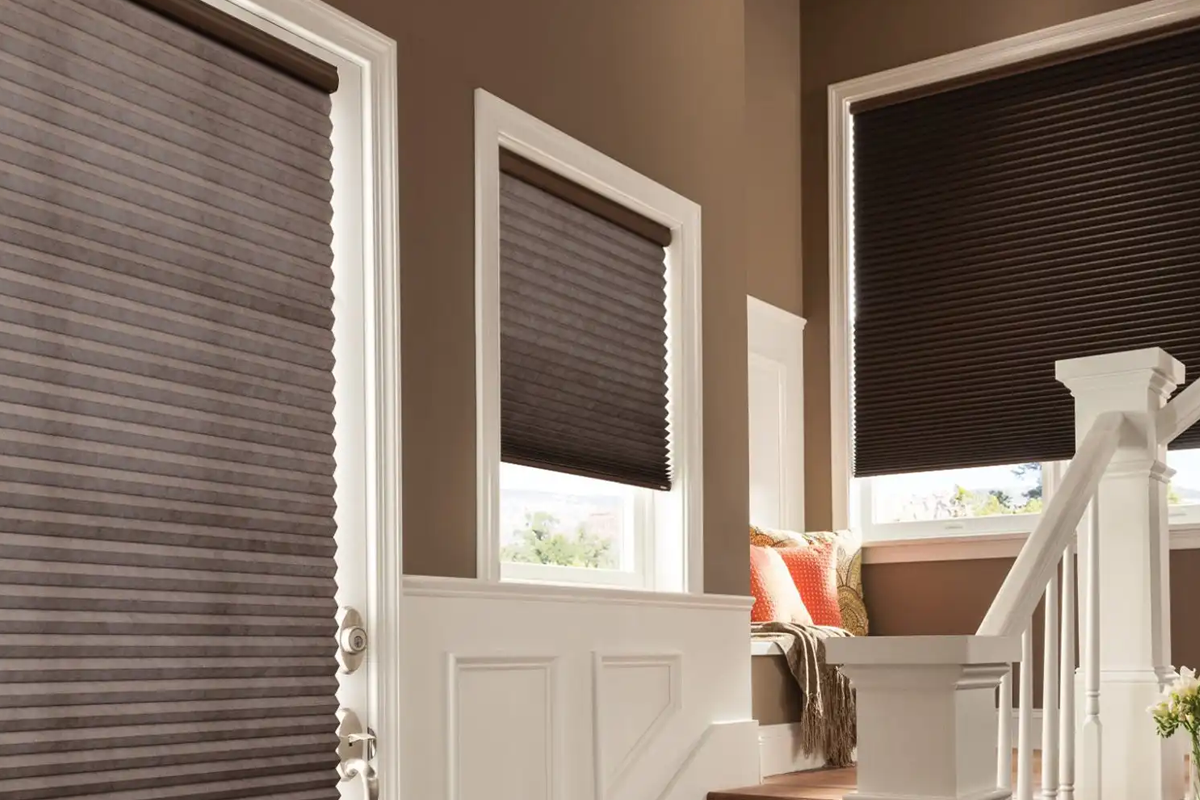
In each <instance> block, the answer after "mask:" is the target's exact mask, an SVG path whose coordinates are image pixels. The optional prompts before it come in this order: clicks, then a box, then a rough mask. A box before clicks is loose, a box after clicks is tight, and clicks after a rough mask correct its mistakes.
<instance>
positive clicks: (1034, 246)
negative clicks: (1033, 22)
mask: <svg viewBox="0 0 1200 800" xmlns="http://www.w3.org/2000/svg"><path fill="white" fill-rule="evenodd" d="M853 158H854V214H855V219H854V256H855V263H854V269H855V280H856V286H855V295H856V312H857V313H856V320H855V331H854V401H855V407H854V425H855V444H854V450H855V452H854V471H855V474H857V475H878V474H885V473H896V472H911V471H919V470H932V469H944V468H952V467H970V466H983V465H991V464H1008V463H1017V462H1028V461H1039V460H1050V459H1062V458H1068V457H1070V456H1071V455H1072V453H1073V452H1074V449H1075V448H1074V445H1075V431H1074V412H1073V404H1072V399H1071V397H1070V395H1069V393H1068V392H1067V390H1066V389H1065V388H1064V387H1063V386H1062V385H1060V384H1059V383H1057V382H1056V381H1055V379H1054V362H1055V360H1057V359H1062V358H1073V357H1078V356H1087V355H1095V354H1099V353H1105V352H1111V351H1117V350H1127V349H1135V348H1142V347H1154V346H1157V347H1162V348H1164V349H1166V350H1167V351H1168V352H1170V353H1171V354H1172V355H1174V356H1175V357H1176V358H1178V359H1180V360H1181V361H1183V362H1184V363H1185V364H1186V365H1187V368H1188V374H1189V375H1190V376H1192V377H1195V376H1197V375H1198V374H1200V227H1198V225H1197V220H1200V32H1196V31H1190V32H1183V33H1176V34H1173V35H1171V36H1169V37H1166V38H1160V39H1156V40H1153V41H1147V42H1141V43H1138V44H1133V45H1130V46H1126V47H1124V48H1121V49H1117V50H1112V51H1108V52H1103V53H1099V54H1094V55H1090V56H1087V57H1084V58H1080V59H1077V60H1073V61H1068V62H1065V63H1060V64H1055V65H1051V66H1046V67H1042V68H1039V69H1035V70H1033V71H1030V72H1025V73H1021V74H1016V75H1009V76H1006V77H1002V78H999V79H996V80H992V81H988V82H985V83H979V84H976V85H971V86H965V87H961V88H956V89H953V90H951V91H945V92H943V93H940V94H935V95H931V96H928V97H922V98H918V99H910V100H906V101H904V102H898V103H895V104H893V105H886V106H883V107H876V108H871V109H869V110H862V111H858V112H857V113H856V114H855V116H854V156H853ZM1176 446H1178V447H1196V446H1200V428H1195V429H1193V430H1191V431H1189V432H1188V433H1186V434H1184V435H1183V437H1181V438H1180V439H1179V440H1178V441H1177V443H1176Z"/></svg>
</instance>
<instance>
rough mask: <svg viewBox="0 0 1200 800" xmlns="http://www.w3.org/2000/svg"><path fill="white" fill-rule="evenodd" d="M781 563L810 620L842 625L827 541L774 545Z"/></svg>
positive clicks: (830, 545) (832, 558)
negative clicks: (796, 590) (793, 545)
mask: <svg viewBox="0 0 1200 800" xmlns="http://www.w3.org/2000/svg"><path fill="white" fill-rule="evenodd" d="M773 549H774V550H775V552H776V553H779V556H780V558H782V559H783V563H784V564H786V565H787V569H788V572H789V573H791V577H792V580H793V581H794V582H795V585H796V588H797V589H798V590H799V591H800V598H801V599H802V600H803V602H804V606H805V608H807V609H808V613H809V614H811V615H812V619H813V624H815V625H830V626H833V627H835V628H840V627H842V611H841V607H840V606H839V605H838V581H837V569H836V568H835V559H836V558H837V553H835V552H834V545H833V542H831V541H823V542H813V543H812V544H809V545H807V546H800V547H776V548H773Z"/></svg>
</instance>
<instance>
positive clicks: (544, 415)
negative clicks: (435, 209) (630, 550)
mask: <svg viewBox="0 0 1200 800" xmlns="http://www.w3.org/2000/svg"><path fill="white" fill-rule="evenodd" d="M523 177H524V178H526V179H528V178H531V177H532V178H535V176H532V175H530V174H528V173H526V174H524V176H523ZM535 179H536V178H535ZM549 188H551V190H553V189H554V187H553V186H551V187H549ZM596 211H597V209H592V210H589V209H586V208H584V207H583V206H582V205H577V204H575V203H572V202H570V201H568V200H567V199H564V198H563V197H562V196H560V195H559V194H552V193H551V191H546V189H545V188H543V187H539V186H535V185H533V184H532V183H529V182H527V180H524V179H522V178H520V177H516V176H514V175H512V174H509V173H508V172H503V173H502V174H501V180H500V262H501V263H500V297H501V310H500V323H501V338H500V378H501V400H500V444H501V458H502V459H503V460H504V461H507V462H510V463H515V464H524V465H526V466H532V467H540V468H542V469H549V470H555V471H559V472H570V473H574V474H578V475H585V476H589V477H595V478H602V479H605V480H612V481H618V482H621V483H626V484H630V485H634V486H644V487H649V488H653V489H667V488H670V485H671V468H670V441H669V429H668V419H667V361H666V359H667V329H666V263H665V260H664V257H665V251H664V249H663V245H662V244H660V243H659V242H656V241H652V240H651V239H649V238H646V236H643V235H641V234H639V233H635V232H634V231H632V230H630V227H632V226H630V225H622V224H618V223H617V222H613V221H611V220H610V219H609V218H607V217H606V216H601V215H600V214H599V213H596ZM646 222H647V223H648V224H650V225H654V223H651V222H649V221H648V220H647V221H646ZM668 233H669V231H668Z"/></svg>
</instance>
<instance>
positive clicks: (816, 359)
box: [800, 0, 1134, 529]
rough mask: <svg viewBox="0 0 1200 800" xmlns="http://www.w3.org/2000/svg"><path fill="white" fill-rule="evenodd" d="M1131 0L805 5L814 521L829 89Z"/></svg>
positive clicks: (870, 0) (819, 517)
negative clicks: (841, 83) (863, 77)
mask: <svg viewBox="0 0 1200 800" xmlns="http://www.w3.org/2000/svg"><path fill="white" fill-rule="evenodd" d="M1133 4H1134V3H1133V1H1132V0H1053V2H1049V1H1048V0H803V5H802V12H801V13H802V15H803V21H804V22H803V25H802V27H801V70H800V75H801V86H802V96H803V99H802V101H801V108H802V116H801V121H802V126H801V131H802V136H803V148H802V154H801V169H802V174H803V183H802V190H801V198H802V204H803V226H802V229H803V245H804V249H803V263H804V288H803V292H804V312H805V316H806V317H807V318H808V327H807V328H806V329H805V336H804V345H805V352H804V364H805V396H804V411H805V419H804V422H805V431H807V436H806V442H805V498H806V503H807V505H806V507H805V518H806V520H807V521H808V525H809V527H811V528H814V529H819V528H825V527H828V526H829V525H830V524H831V521H832V506H831V503H832V501H831V485H832V484H831V481H830V469H829V458H830V443H829V438H828V436H826V435H823V434H824V433H825V432H826V431H828V430H829V229H828V225H829V218H828V188H827V185H826V184H827V173H828V162H827V158H828V155H827V144H828V143H827V132H826V126H827V124H828V121H827V114H826V102H827V89H828V86H829V85H830V84H831V83H838V82H839V81H844V80H848V79H850V78H857V77H860V76H863V75H870V74H872V73H875V72H880V71H882V70H885V69H891V68H893V67H898V66H902V65H904V64H910V63H913V62H915V61H922V60H924V59H927V58H933V57H934V56H939V55H944V54H946V53H952V52H955V51H958V50H964V49H966V48H968V47H975V46H977V45H981V44H986V43H987V42H992V41H996V40H998V39H1004V38H1007V37H1010V36H1016V35H1018V34H1022V33H1027V32H1029V31H1033V30H1037V29H1039V28H1045V27H1048V26H1051V25H1057V24H1059V23H1062V22H1068V21H1070V20H1073V19H1078V18H1080V17H1085V16H1090V15H1093V14H1100V13H1103V12H1105V11H1112V10H1113V9H1116V8H1121V7H1123V6H1128V5H1133Z"/></svg>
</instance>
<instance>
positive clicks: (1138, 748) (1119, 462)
mask: <svg viewBox="0 0 1200 800" xmlns="http://www.w3.org/2000/svg"><path fill="white" fill-rule="evenodd" d="M1056 375H1057V377H1058V380H1059V381H1061V382H1062V383H1063V384H1064V385H1066V386H1067V388H1069V389H1070V390H1071V394H1072V395H1073V396H1074V398H1075V417H1076V436H1077V438H1078V439H1079V440H1081V439H1082V437H1083V436H1084V434H1086V433H1087V431H1088V429H1089V427H1090V426H1091V424H1092V421H1093V420H1094V419H1095V418H1096V417H1097V416H1098V415H1100V414H1101V413H1104V412H1106V411H1121V412H1124V413H1125V415H1126V424H1125V425H1124V427H1123V428H1122V432H1121V441H1120V445H1119V446H1118V448H1117V452H1116V454H1115V455H1114V456H1113V459H1112V462H1111V464H1110V466H1109V468H1108V471H1107V472H1106V473H1105V475H1104V478H1103V480H1102V481H1101V483H1100V490H1099V493H1098V495H1097V496H1098V498H1099V508H1100V511H1099V523H1100V525H1099V527H1100V530H1099V536H1098V542H1099V548H1098V552H1099V563H1100V566H1099V628H1100V720H1101V722H1102V737H1101V738H1102V745H1103V750H1102V752H1103V754H1104V758H1103V764H1102V769H1101V774H1102V779H1101V780H1102V784H1103V786H1102V787H1101V788H1102V789H1103V795H1102V796H1103V798H1105V800H1108V799H1109V798H1111V799H1112V800H1124V798H1146V800H1179V798H1181V797H1182V796H1183V773H1182V768H1181V766H1180V764H1181V761H1180V759H1181V755H1180V752H1179V750H1178V749H1177V747H1176V746H1175V745H1174V744H1170V743H1163V742H1162V741H1160V740H1159V739H1158V738H1157V736H1156V735H1155V731H1154V724H1153V722H1152V721H1151V719H1150V716H1149V714H1147V713H1146V708H1147V706H1149V705H1151V703H1153V702H1155V700H1156V698H1157V696H1158V694H1159V692H1160V690H1161V686H1162V685H1163V683H1164V682H1165V681H1168V680H1170V679H1171V678H1172V677H1173V676H1174V672H1173V670H1172V668H1171V640H1170V628H1171V618H1170V600H1169V588H1170V587H1169V569H1168V560H1167V559H1168V555H1169V552H1170V548H1169V542H1168V529H1167V481H1168V479H1169V477H1170V471H1169V470H1168V469H1167V466H1166V464H1165V458H1166V449H1165V447H1161V446H1159V444H1158V431H1157V429H1156V421H1155V414H1156V412H1157V411H1158V410H1159V409H1160V408H1162V406H1163V405H1164V404H1165V402H1166V400H1167V399H1168V398H1169V397H1170V395H1171V392H1172V391H1174V389H1175V387H1176V386H1177V385H1178V384H1179V383H1180V382H1182V381H1183V377H1184V373H1183V365H1182V364H1180V363H1179V362H1178V361H1176V360H1175V359H1173V358H1172V357H1171V356H1170V355H1168V354H1167V353H1166V352H1164V351H1163V350H1161V349H1159V348H1150V349H1146V350H1135V351H1131V352H1125V353H1113V354H1110V355H1102V356H1092V357H1089V358H1078V359H1070V360H1067V361H1059V362H1058V363H1057V364H1056ZM1080 744H1082V741H1081V742H1080ZM1085 756H1086V754H1085V753H1083V752H1080V753H1079V759H1080V764H1081V766H1082V769H1081V770H1080V774H1079V780H1080V785H1079V787H1078V791H1077V792H1076V795H1077V797H1078V798H1079V800H1094V799H1095V798H1097V797H1098V795H1097V792H1096V788H1097V787H1095V786H1094V785H1092V783H1093V779H1092V775H1094V774H1095V773H1094V771H1093V765H1091V764H1088V763H1087V762H1086V761H1085V760H1084V759H1085Z"/></svg>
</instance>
